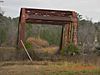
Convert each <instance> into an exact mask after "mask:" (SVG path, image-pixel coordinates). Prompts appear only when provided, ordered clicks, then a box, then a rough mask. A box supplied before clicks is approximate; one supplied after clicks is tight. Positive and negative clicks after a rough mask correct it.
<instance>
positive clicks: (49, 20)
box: [17, 8, 78, 49]
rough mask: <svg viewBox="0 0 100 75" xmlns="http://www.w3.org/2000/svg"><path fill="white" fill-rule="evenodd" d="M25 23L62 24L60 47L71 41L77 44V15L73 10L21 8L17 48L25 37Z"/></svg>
mask: <svg viewBox="0 0 100 75" xmlns="http://www.w3.org/2000/svg"><path fill="white" fill-rule="evenodd" d="M25 23H36V24H52V25H62V34H61V43H60V49H62V47H63V46H67V45H68V44H69V43H71V42H73V43H74V44H75V46H77V41H78V40H77V29H78V22H77V15H76V12H74V11H61V10H46V9H32V8H21V11H20V19H19V25H18V41H17V44H18V48H21V47H22V45H21V41H20V40H22V41H24V37H25Z"/></svg>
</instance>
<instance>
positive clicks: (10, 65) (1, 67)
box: [0, 61, 100, 75]
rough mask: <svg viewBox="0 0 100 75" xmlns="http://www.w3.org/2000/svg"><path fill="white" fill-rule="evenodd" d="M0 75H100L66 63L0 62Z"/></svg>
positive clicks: (95, 69) (89, 67)
mask: <svg viewBox="0 0 100 75" xmlns="http://www.w3.org/2000/svg"><path fill="white" fill-rule="evenodd" d="M0 75H100V69H99V67H96V66H94V65H91V64H88V65H87V64H81V63H76V64H75V63H68V62H66V61H60V62H51V61H34V62H29V61H24V62H1V63H0Z"/></svg>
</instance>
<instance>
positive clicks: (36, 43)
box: [26, 37, 49, 48]
mask: <svg viewBox="0 0 100 75" xmlns="http://www.w3.org/2000/svg"><path fill="white" fill-rule="evenodd" d="M26 42H28V43H30V44H31V45H32V46H33V47H37V48H38V47H39V48H40V47H47V46H49V43H48V42H47V41H46V40H43V39H41V38H34V37H29V38H28V39H27V41H26Z"/></svg>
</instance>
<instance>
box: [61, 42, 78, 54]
mask: <svg viewBox="0 0 100 75" xmlns="http://www.w3.org/2000/svg"><path fill="white" fill-rule="evenodd" d="M79 52H80V50H79V48H78V47H76V46H75V45H74V44H73V43H70V44H69V45H68V46H67V47H63V48H62V50H61V54H62V55H75V54H78V53H79Z"/></svg>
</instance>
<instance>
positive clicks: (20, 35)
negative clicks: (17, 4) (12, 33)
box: [17, 8, 25, 48]
mask: <svg viewBox="0 0 100 75" xmlns="http://www.w3.org/2000/svg"><path fill="white" fill-rule="evenodd" d="M24 37H25V9H24V8H22V9H21V12H20V19H19V25H18V43H17V44H18V48H22V47H23V46H22V44H21V40H22V41H24Z"/></svg>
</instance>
